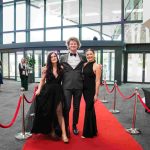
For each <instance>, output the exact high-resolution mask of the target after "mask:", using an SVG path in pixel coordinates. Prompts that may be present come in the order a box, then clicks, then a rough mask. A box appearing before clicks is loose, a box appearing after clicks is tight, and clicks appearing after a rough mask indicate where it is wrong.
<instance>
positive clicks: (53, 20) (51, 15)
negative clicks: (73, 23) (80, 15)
mask: <svg viewBox="0 0 150 150" xmlns="http://www.w3.org/2000/svg"><path fill="white" fill-rule="evenodd" d="M56 26H61V0H47V1H46V27H56Z"/></svg>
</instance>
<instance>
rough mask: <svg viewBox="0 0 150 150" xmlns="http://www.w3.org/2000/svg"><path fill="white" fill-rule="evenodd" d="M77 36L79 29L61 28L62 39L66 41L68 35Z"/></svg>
mask: <svg viewBox="0 0 150 150" xmlns="http://www.w3.org/2000/svg"><path fill="white" fill-rule="evenodd" d="M72 36H74V37H77V38H79V29H78V28H64V29H63V40H64V41H66V40H67V39H68V38H70V37H72Z"/></svg>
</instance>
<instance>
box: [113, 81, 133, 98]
mask: <svg viewBox="0 0 150 150" xmlns="http://www.w3.org/2000/svg"><path fill="white" fill-rule="evenodd" d="M115 86H116V88H117V90H118V92H119V94H120V96H121V97H122V98H123V99H131V98H132V97H133V96H135V93H133V94H132V95H130V96H125V95H123V93H122V92H121V91H120V89H119V87H118V85H117V84H116V83H115Z"/></svg>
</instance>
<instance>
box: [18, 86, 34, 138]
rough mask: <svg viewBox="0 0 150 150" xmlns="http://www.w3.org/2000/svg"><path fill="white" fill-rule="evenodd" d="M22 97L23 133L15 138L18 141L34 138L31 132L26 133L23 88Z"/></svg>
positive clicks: (22, 89) (22, 90)
mask: <svg viewBox="0 0 150 150" xmlns="http://www.w3.org/2000/svg"><path fill="white" fill-rule="evenodd" d="M20 90H21V95H22V101H21V104H22V131H21V132H20V133H17V134H16V135H15V138H16V139H18V140H24V139H27V138H29V137H30V136H32V134H31V133H30V132H25V116H24V88H21V89H20Z"/></svg>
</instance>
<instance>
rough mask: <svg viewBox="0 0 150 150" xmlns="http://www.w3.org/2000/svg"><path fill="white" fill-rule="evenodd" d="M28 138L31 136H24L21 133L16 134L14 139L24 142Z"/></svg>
mask: <svg viewBox="0 0 150 150" xmlns="http://www.w3.org/2000/svg"><path fill="white" fill-rule="evenodd" d="M30 136H32V134H31V133H30V132H25V134H23V133H22V132H21V133H17V134H16V135H15V138H16V139H18V140H25V139H27V138H29V137H30Z"/></svg>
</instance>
